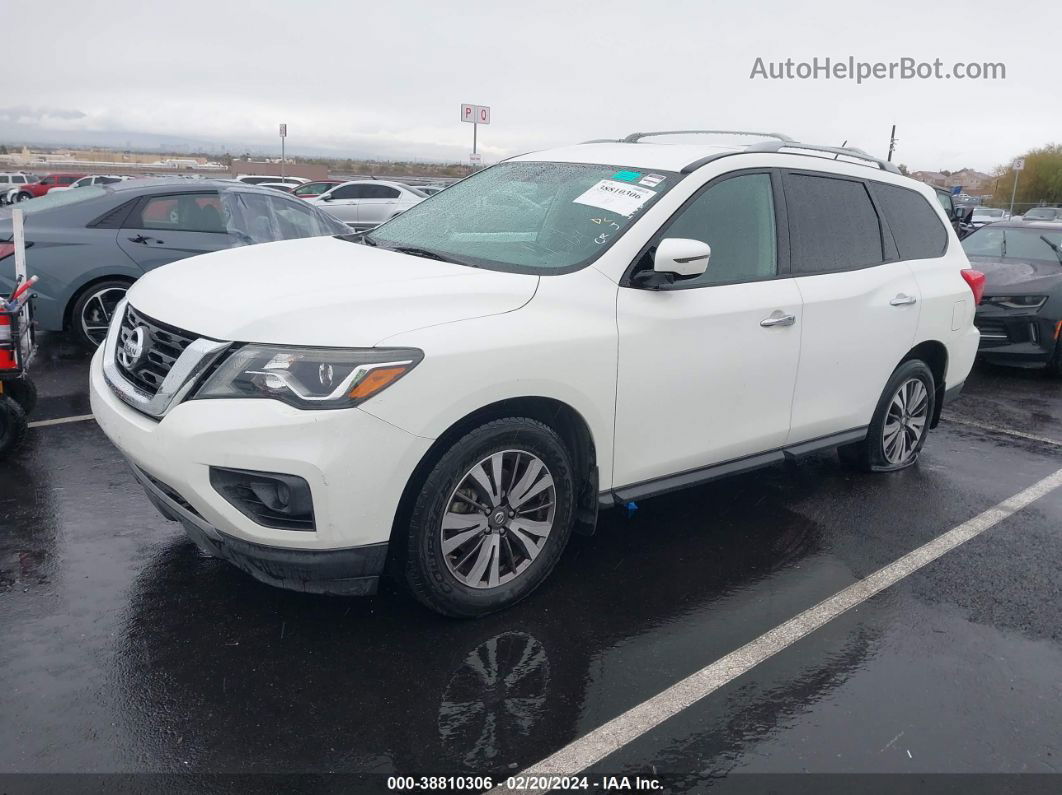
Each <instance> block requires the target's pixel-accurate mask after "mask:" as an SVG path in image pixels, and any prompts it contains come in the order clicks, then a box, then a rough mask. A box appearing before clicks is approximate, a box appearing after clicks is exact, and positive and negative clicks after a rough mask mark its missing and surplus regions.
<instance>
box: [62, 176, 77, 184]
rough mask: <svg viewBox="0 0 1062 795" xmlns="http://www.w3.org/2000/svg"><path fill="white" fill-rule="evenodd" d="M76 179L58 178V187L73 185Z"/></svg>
mask: <svg viewBox="0 0 1062 795" xmlns="http://www.w3.org/2000/svg"><path fill="white" fill-rule="evenodd" d="M76 179H77V178H76V177H59V184H60V185H73V184H74V182H75V181H76Z"/></svg>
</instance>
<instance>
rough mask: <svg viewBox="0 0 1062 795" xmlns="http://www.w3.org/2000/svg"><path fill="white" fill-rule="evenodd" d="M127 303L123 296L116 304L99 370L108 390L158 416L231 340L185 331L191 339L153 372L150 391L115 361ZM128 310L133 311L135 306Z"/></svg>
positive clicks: (149, 413)
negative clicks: (154, 377)
mask: <svg viewBox="0 0 1062 795" xmlns="http://www.w3.org/2000/svg"><path fill="white" fill-rule="evenodd" d="M128 304H129V301H128V299H123V300H122V302H121V303H120V304H118V307H117V308H116V310H115V313H114V320H113V321H112V322H111V327H110V329H108V331H107V341H106V342H105V343H104V349H103V374H104V376H105V378H106V380H107V384H108V385H109V386H110V388H111V391H112V392H114V394H115V395H116V396H117V397H118V399H119V400H121V401H123V402H124V403H127V404H128V405H130V406H132V407H133V408H134V409H136V410H137V411H140V412H143V413H144V414H147V415H148V416H150V417H155V418H161V417H163V416H165V414H166V412H168V411H169V410H170V408H172V407H173V406H175V405H176V404H178V403H180V402H181V401H182V400H183V399H184V398H185V397H186V396H187V394H188V392H189V390H191V388H192V387H193V386H194V385H195V382H196V380H197V379H198V378H199V376H200V375H202V374H203V372H204V371H206V369H207V368H208V367H210V365H211V364H213V363H214V361H215V360H216V359H217V358H218V357H219V356H220V355H221V354H222V353H224V351H225V350H227V349H228V347H229V346H230V345H231V343H229V342H220V341H218V340H212V339H207V338H206V337H198V338H196V337H193V336H192V335H188V338H189V339H191V340H192V341H191V342H189V343H188V344H187V346H185V347H184V348H183V350H182V351H181V352H180V354H179V355H178V356H177V357H176V358H175V359H174V361H173V362H172V364H171V366H170V367H169V368H168V369H166V370H165V372H164V373H155V375H161V376H162V377H161V379H160V380H159V383H158V386H157V388H156V389H155V391H152V390H151V388H150V387H151V384H150V382H148V381H147V379H145V380H144V383H145V386H141V385H140V384H139V383H137V380H140V379H136V380H134V377H133V376H131V375H130V374H127V373H125V372H124V371H123V369H122V368H121V366H120V365H119V364H118V360H117V355H116V354H117V351H118V345H119V344H121V339H122V329H123V325H124V324H125V319H126V308H127V307H128ZM130 309H132V308H131V307H130ZM132 311H133V312H134V313H135V312H136V310H132ZM138 317H139V315H138ZM157 328H159V330H160V331H161V332H163V333H164V334H170V335H172V332H171V331H169V330H166V329H161V328H160V327H157ZM174 336H176V335H174ZM164 344H169V343H168V342H167V343H164ZM163 356H165V357H169V358H173V357H172V356H170V354H163ZM155 365H156V368H157V369H158V370H162V369H163V365H162V358H161V357H160V360H159V361H158V362H156V363H155Z"/></svg>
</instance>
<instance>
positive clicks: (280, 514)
mask: <svg viewBox="0 0 1062 795" xmlns="http://www.w3.org/2000/svg"><path fill="white" fill-rule="evenodd" d="M210 485H211V486H213V487H214V489H215V490H216V491H217V492H218V494H220V495H221V496H222V497H224V498H225V500H226V501H227V502H228V503H229V504H230V505H232V506H233V507H234V508H236V510H238V511H239V512H240V513H242V514H243V515H244V516H246V517H247V518H248V519H251V520H252V521H254V522H257V523H258V524H260V525H263V526H264V527H274V528H277V529H279V530H304V531H313V530H315V529H316V527H315V525H314V516H313V496H312V495H311V493H310V484H309V483H307V482H306V481H305V480H303V479H302V478H300V477H298V476H296V475H283V474H280V473H277V472H254V471H252V470H248V469H225V468H222V467H210Z"/></svg>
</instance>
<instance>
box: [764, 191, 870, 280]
mask: <svg viewBox="0 0 1062 795" xmlns="http://www.w3.org/2000/svg"><path fill="white" fill-rule="evenodd" d="M785 196H786V207H787V210H788V213H789V242H790V250H791V257H792V269H793V273H795V274H800V273H822V272H829V271H842V270H850V269H853V268H863V267H866V266H868V265H880V264H881V263H882V262H883V261H884V255H883V253H882V247H881V224H880V222H879V221H878V214H877V212H876V211H875V210H874V205H873V203H872V202H871V200H870V195H869V194H868V193H867V189H866V187H865V186H864V185H863V183H862V182H856V181H853V180H848V179H836V178H833V177H820V176H812V175H809V174H787V175H786V178H785Z"/></svg>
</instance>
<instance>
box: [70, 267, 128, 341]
mask: <svg viewBox="0 0 1062 795" xmlns="http://www.w3.org/2000/svg"><path fill="white" fill-rule="evenodd" d="M128 291H129V282H127V281H122V280H121V279H108V280H107V281H103V282H98V283H97V284H93V285H91V286H90V287H88V288H87V289H85V290H84V291H83V292H82V293H81V294H80V295H79V296H78V297H77V300H76V301H75V302H74V308H73V310H71V312H70V330H71V331H73V333H74V336H75V337H76V338H77V340H78V342H80V343H81V344H82V345H84V346H85V347H86V348H89V349H90V350H93V349H95V348H98V347H99V346H100V345H101V344H102V343H103V341H104V340H105V339H107V328H108V326H110V324H111V318H112V317H114V310H115V308H116V307H117V306H118V304H119V302H121V300H122V299H123V298H125V294H126V293H127V292H128Z"/></svg>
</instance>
